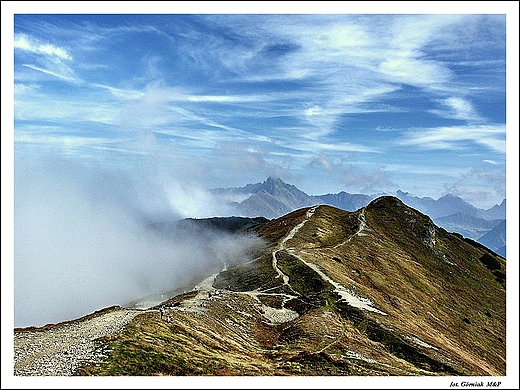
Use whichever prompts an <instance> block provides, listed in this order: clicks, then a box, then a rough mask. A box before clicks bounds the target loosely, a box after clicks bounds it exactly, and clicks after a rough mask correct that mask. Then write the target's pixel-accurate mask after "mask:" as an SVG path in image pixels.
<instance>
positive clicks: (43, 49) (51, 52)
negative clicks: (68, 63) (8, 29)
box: [14, 34, 72, 60]
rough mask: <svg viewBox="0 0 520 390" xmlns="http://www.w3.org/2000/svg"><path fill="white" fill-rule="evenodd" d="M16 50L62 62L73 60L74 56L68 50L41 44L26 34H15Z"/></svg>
mask: <svg viewBox="0 0 520 390" xmlns="http://www.w3.org/2000/svg"><path fill="white" fill-rule="evenodd" d="M14 48H15V50H16V49H18V50H22V51H26V52H29V53H34V54H42V55H45V56H53V57H56V58H59V59H60V60H72V56H71V55H70V54H69V53H68V52H67V50H66V49H64V48H62V47H59V46H55V45H52V44H49V43H40V42H38V41H37V40H36V39H34V38H32V37H30V36H28V35H26V34H15V36H14Z"/></svg>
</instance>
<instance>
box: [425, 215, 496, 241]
mask: <svg viewBox="0 0 520 390" xmlns="http://www.w3.org/2000/svg"><path fill="white" fill-rule="evenodd" d="M434 221H435V223H436V224H437V225H439V226H441V227H443V228H444V229H446V230H448V231H450V232H457V233H460V234H462V235H463V236H464V237H468V238H471V239H473V240H478V239H479V238H480V237H482V236H483V235H484V234H486V233H487V232H489V231H491V229H493V228H494V227H495V226H497V225H499V224H500V223H501V222H503V221H504V220H503V219H492V220H487V219H484V218H479V217H475V216H471V215H468V214H464V213H460V212H457V213H455V214H451V215H448V216H446V217H440V218H435V219H434Z"/></svg>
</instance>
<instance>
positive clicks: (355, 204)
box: [311, 191, 374, 211]
mask: <svg viewBox="0 0 520 390" xmlns="http://www.w3.org/2000/svg"><path fill="white" fill-rule="evenodd" d="M311 198H312V199H316V202H315V204H328V205H330V206H334V207H337V208H340V209H342V210H347V211H356V210H358V209H360V208H361V207H364V206H366V205H367V204H368V203H369V202H370V201H371V200H372V199H373V198H374V197H373V196H370V195H363V194H349V193H348V192H345V191H341V192H340V193H339V194H327V195H319V196H311Z"/></svg>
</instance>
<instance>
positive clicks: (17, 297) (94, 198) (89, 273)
mask: <svg viewBox="0 0 520 390" xmlns="http://www.w3.org/2000/svg"><path fill="white" fill-rule="evenodd" d="M15 167H16V168H15V177H14V183H15V198H14V201H15V209H14V222H15V229H14V326H15V327H26V326H32V325H34V326H42V325H44V324H47V323H55V322H60V321H64V320H69V319H74V318H78V317H80V316H83V315H85V314H88V313H91V312H93V311H95V310H99V309H101V308H103V307H106V306H110V305H114V304H119V305H125V304H128V303H129V302H131V301H135V300H136V299H138V298H140V297H144V296H147V295H151V294H160V293H163V292H168V291H171V290H174V289H177V288H182V286H183V285H184V284H186V283H189V282H191V281H192V280H193V278H196V277H199V276H200V277H204V276H208V275H211V274H212V273H215V272H218V271H220V270H222V269H223V268H224V263H226V262H229V261H247V260H248V259H247V257H246V255H245V250H246V249H247V248H248V246H250V245H252V242H253V239H246V238H245V237H241V238H237V237H236V236H231V235H229V234H224V233H221V232H215V231H213V232H209V231H208V232H205V233H204V234H193V235H191V234H187V235H186V234H184V235H182V239H172V238H171V237H167V236H164V235H161V234H159V233H158V232H157V231H155V230H153V229H151V228H149V223H150V222H153V221H173V220H179V219H182V218H186V217H209V216H222V215H228V213H230V212H231V210H227V209H226V207H225V206H224V205H223V204H221V203H220V204H219V203H218V202H214V199H213V198H212V196H211V195H210V194H209V193H208V192H207V191H205V190H204V189H202V188H197V187H196V186H193V184H187V185H186V184H185V183H180V182H178V181H176V180H175V175H173V174H169V175H162V177H161V175H157V172H151V171H147V170H146V169H145V170H143V171H142V172H140V173H139V174H138V175H136V174H135V172H133V173H132V175H130V174H129V172H127V171H125V170H123V169H108V168H101V167H99V166H92V165H91V166H83V165H79V164H77V163H72V162H69V161H66V160H58V159H53V160H52V161H49V160H48V159H46V160H42V159H35V160H33V161H24V162H23V164H16V165H15ZM158 177H160V180H159V179H158ZM136 178H139V179H136ZM174 236H175V234H174ZM179 237H180V236H179Z"/></svg>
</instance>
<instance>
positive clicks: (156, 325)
mask: <svg viewBox="0 0 520 390" xmlns="http://www.w3.org/2000/svg"><path fill="white" fill-rule="evenodd" d="M191 222H196V223H202V224H205V223H206V222H205V221H203V220H199V221H191ZM214 222H215V221H212V222H210V223H214ZM223 222H224V221H218V224H217V225H218V226H220V227H223V228H225V229H227V228H228V226H229V224H228V223H227V222H224V223H223ZM230 224H231V226H232V227H233V229H235V228H236V227H237V226H238V225H242V226H243V227H245V229H236V231H237V234H251V233H252V232H254V233H255V235H257V237H258V238H260V239H261V240H262V245H260V246H255V247H251V248H250V253H251V256H250V257H248V259H247V261H245V262H241V263H236V264H234V265H233V266H231V267H228V268H227V269H224V270H222V271H220V272H218V273H217V274H214V275H209V276H207V277H205V279H204V280H202V281H201V282H200V283H198V284H197V286H196V287H195V288H194V289H192V290H191V291H188V292H186V293H184V294H180V295H176V296H173V297H171V298H168V299H167V300H165V301H164V302H163V303H162V304H161V305H159V306H156V307H153V308H150V309H149V310H146V311H145V312H143V313H142V314H140V315H136V316H135V318H134V319H133V320H132V321H131V322H130V323H128V324H127V325H126V326H125V327H124V329H123V330H122V332H121V333H119V334H117V335H113V336H111V337H108V338H106V339H103V340H101V341H99V342H100V343H101V344H100V348H104V350H105V351H107V352H106V353H107V356H106V358H105V359H104V360H103V361H102V362H93V363H91V364H87V365H85V366H83V367H82V368H80V369H78V370H77V371H75V375H95V376H99V375H146V376H149V375H176V376H178V375H235V376H236V375H248V376H250V375H253V376H258V375H262V376H265V375H268V376H269V375H312V376H316V375H317V376H331V375H334V376H338V375H340V376H349V375H356V376H359V375H362V376H379V375H392V376H454V375H455V376H467V375H471V376H480V375H485V376H502V375H505V370H506V364H505V357H506V355H505V310H506V308H505V295H506V294H505V288H506V286H505V279H506V277H505V273H506V260H505V259H504V258H502V257H500V256H498V255H497V254H495V253H493V252H491V251H489V250H488V249H487V248H486V247H484V246H483V245H477V243H474V242H472V241H471V240H465V239H464V238H463V237H462V236H460V235H458V234H454V233H449V232H447V231H446V230H445V229H443V228H442V227H439V226H437V225H435V223H434V222H433V220H432V219H431V218H430V217H429V216H427V215H425V214H423V213H421V212H420V211H418V210H416V209H414V208H412V207H409V206H407V205H406V204H405V203H404V202H403V201H401V200H400V199H398V198H396V197H391V196H383V197H378V198H376V199H374V200H372V201H371V202H370V203H369V204H368V205H367V206H365V207H362V208H360V209H358V210H356V211H354V212H349V211H346V210H341V209H339V208H337V207H333V206H330V205H314V206H310V207H305V208H301V209H297V210H294V211H292V212H291V213H289V214H286V215H283V216H281V217H279V218H276V219H272V220H254V221H252V220H247V219H242V220H238V221H237V220H234V221H231V223H230ZM160 307H164V308H165V314H164V318H163V316H162V314H160V313H159V308H160ZM52 329H53V328H51V329H48V330H47V331H52ZM15 333H16V334H19V333H24V331H23V330H18V332H15ZM40 335H41V337H44V335H45V331H42V332H40ZM20 337H21V336H20Z"/></svg>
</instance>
